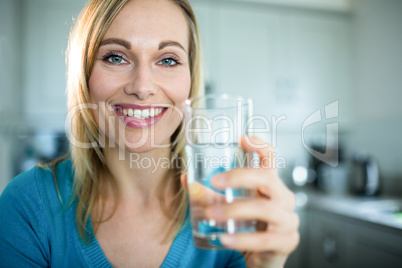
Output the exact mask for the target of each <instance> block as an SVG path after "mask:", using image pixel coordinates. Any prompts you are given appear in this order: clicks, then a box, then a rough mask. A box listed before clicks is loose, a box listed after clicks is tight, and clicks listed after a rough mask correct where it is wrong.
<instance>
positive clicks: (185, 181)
mask: <svg viewBox="0 0 402 268" xmlns="http://www.w3.org/2000/svg"><path fill="white" fill-rule="evenodd" d="M180 182H181V184H182V185H183V187H184V189H185V190H186V191H187V192H188V184H187V172H186V173H183V174H181V176H180Z"/></svg>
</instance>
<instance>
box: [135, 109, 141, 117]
mask: <svg viewBox="0 0 402 268" xmlns="http://www.w3.org/2000/svg"><path fill="white" fill-rule="evenodd" d="M134 117H135V118H137V119H141V110H134Z"/></svg>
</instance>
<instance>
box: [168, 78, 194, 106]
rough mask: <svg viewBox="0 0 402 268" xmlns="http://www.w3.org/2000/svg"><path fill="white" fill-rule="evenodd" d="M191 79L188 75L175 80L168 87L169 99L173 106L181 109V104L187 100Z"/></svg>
mask: <svg viewBox="0 0 402 268" xmlns="http://www.w3.org/2000/svg"><path fill="white" fill-rule="evenodd" d="M190 87H191V77H190V73H188V75H185V76H182V77H180V79H176V80H175V81H174V82H173V83H172V84H171V86H170V87H169V92H168V95H169V98H170V99H171V100H172V101H173V103H174V105H175V106H177V107H181V106H182V103H183V102H184V101H185V100H186V99H187V98H188V96H189V94H190Z"/></svg>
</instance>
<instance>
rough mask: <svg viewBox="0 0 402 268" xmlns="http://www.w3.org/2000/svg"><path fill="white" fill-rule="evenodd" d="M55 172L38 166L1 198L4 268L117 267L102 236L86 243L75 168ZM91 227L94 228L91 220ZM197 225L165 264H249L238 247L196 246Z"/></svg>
mask: <svg viewBox="0 0 402 268" xmlns="http://www.w3.org/2000/svg"><path fill="white" fill-rule="evenodd" d="M56 176H57V184H58V189H59V191H60V195H61V198H62V200H63V204H62V203H61V202H60V199H59V197H58V195H57V191H56V187H55V183H54V180H53V175H52V173H51V172H50V171H48V170H45V169H42V168H37V167H36V168H33V169H31V170H30V171H28V172H25V173H22V174H20V175H19V176H17V177H16V178H14V179H13V180H12V181H11V182H10V183H9V185H8V186H7V187H6V189H5V190H4V191H3V193H2V195H1V197H0V267H49V266H50V267H111V265H110V263H109V262H108V260H107V259H106V257H105V255H104V254H103V252H102V249H101V247H100V246H99V244H98V242H97V240H96V237H95V238H94V239H93V240H92V242H91V244H89V245H86V244H84V243H83V242H82V240H81V239H80V237H79V235H78V232H77V227H76V224H75V212H76V207H77V203H76V202H73V203H72V204H71V205H70V206H68V204H69V200H71V196H72V183H73V171H72V165H71V161H70V160H69V159H67V160H65V161H64V162H62V163H60V164H59V165H58V166H57V169H56ZM88 226H89V227H91V225H90V221H89V222H88ZM192 239H193V238H192V235H191V226H190V224H188V223H187V224H186V226H185V228H184V229H183V230H182V231H181V232H180V233H179V234H178V235H177V236H176V238H175V240H174V241H173V243H172V245H171V248H170V250H169V252H168V254H167V256H166V258H165V260H164V262H163V264H162V266H161V267H174V268H178V267H208V268H209V267H245V263H244V258H243V256H242V255H241V254H240V253H239V252H237V251H230V250H223V251H212V250H201V249H197V248H195V247H194V244H193V240H192Z"/></svg>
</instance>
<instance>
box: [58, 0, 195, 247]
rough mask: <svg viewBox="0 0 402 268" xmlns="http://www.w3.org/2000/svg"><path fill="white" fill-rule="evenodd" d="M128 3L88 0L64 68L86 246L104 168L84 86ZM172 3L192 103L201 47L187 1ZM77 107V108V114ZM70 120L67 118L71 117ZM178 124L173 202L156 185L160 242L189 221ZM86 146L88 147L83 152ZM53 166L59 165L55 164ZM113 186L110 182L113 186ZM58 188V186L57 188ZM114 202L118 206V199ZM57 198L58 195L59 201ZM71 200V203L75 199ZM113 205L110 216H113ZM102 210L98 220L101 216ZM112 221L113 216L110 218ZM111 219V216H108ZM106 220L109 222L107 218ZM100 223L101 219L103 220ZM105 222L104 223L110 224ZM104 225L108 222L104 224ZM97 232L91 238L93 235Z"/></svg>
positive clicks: (79, 226) (79, 224)
mask: <svg viewBox="0 0 402 268" xmlns="http://www.w3.org/2000/svg"><path fill="white" fill-rule="evenodd" d="M127 1H128V0H90V1H89V2H88V3H87V5H86V6H85V7H84V9H83V10H82V11H81V13H80V15H79V17H78V18H77V21H76V22H75V24H74V27H73V29H72V31H71V33H70V38H69V43H68V48H67V53H66V63H67V96H68V109H69V111H72V110H74V109H75V110H74V111H75V112H74V113H73V114H74V116H71V117H70V118H69V120H70V137H69V138H70V141H71V139H73V140H74V141H75V142H76V143H80V144H78V146H77V144H75V145H74V144H72V145H71V153H70V154H71V161H72V164H73V168H74V187H73V190H74V196H75V198H76V199H77V201H78V206H77V210H76V223H77V229H78V233H79V235H80V237H81V238H82V240H83V241H84V242H86V243H89V242H90V240H91V237H92V235H93V234H92V230H91V229H90V227H88V220H89V216H90V215H91V214H92V213H94V212H95V211H96V209H97V207H98V206H99V202H100V201H99V200H100V195H101V192H102V186H103V185H104V182H102V179H101V176H100V172H101V171H102V168H103V167H104V166H105V156H104V154H103V151H102V148H101V146H99V145H100V144H101V141H100V130H99V127H98V125H97V124H96V121H95V119H94V116H93V113H92V110H91V109H86V108H88V107H86V106H87V105H88V104H90V103H91V102H90V97H89V91H88V81H89V78H90V76H91V72H92V68H93V65H94V60H95V56H96V54H97V51H98V49H99V45H100V42H101V41H102V39H103V37H104V35H105V33H106V31H107V30H108V28H109V26H110V24H111V23H112V21H113V19H114V18H115V17H116V15H117V14H118V13H119V11H120V10H121V8H122V7H123V6H124V5H125V3H126V2H127ZM169 1H172V2H174V3H176V4H177V5H178V6H179V7H180V8H181V9H182V11H183V14H184V15H185V17H186V20H187V23H188V30H189V38H190V40H189V44H190V48H189V55H188V57H189V63H190V73H191V88H190V94H189V97H195V96H198V95H200V94H202V93H203V79H202V65H201V44H200V38H199V31H198V26H197V22H196V18H195V15H194V12H193V10H192V8H191V6H190V4H189V3H188V2H187V0H169ZM77 107H79V108H78V109H77ZM69 114H70V112H69ZM181 129H182V124H181V125H180V126H179V127H178V129H177V130H176V131H175V132H174V134H173V136H172V137H171V140H172V141H176V142H175V143H174V145H172V146H171V152H172V153H171V155H172V158H171V161H172V162H173V161H175V165H171V166H172V168H174V169H175V182H174V183H175V189H176V193H175V196H174V199H173V201H172V202H169V204H167V203H166V202H165V199H164V195H163V189H164V185H166V184H167V180H162V183H161V185H158V198H159V201H160V205H161V208H162V210H163V212H164V213H165V215H166V216H167V217H168V218H169V219H170V226H169V227H170V228H167V230H168V232H167V233H166V235H165V238H164V239H163V241H167V239H171V238H173V237H175V236H176V234H177V233H178V232H179V230H180V227H181V226H182V224H183V223H184V221H186V220H187V218H186V214H187V208H188V197H187V193H186V191H185V190H184V188H183V186H182V185H181V183H180V174H181V173H183V172H184V169H185V163H184V157H185V155H184V146H185V141H184V138H183V136H182V135H180V133H181ZM82 145H90V146H82ZM56 164H57V163H56ZM55 179H56V178H55ZM112 183H113V182H112ZM56 185H57V184H56ZM114 188H115V189H116V187H114ZM114 194H116V200H119V193H118V192H117V191H115V192H114ZM59 197H60V195H59ZM74 200H75V199H74ZM116 207H117V204H116V205H115V208H114V211H116ZM103 210H104V207H103V206H102V209H101V213H100V215H101V216H102V215H103ZM112 215H113V214H112ZM110 217H111V216H110ZM110 217H109V218H110ZM101 218H102V217H101ZM109 218H108V219H109ZM106 220H107V219H106ZM96 229H97V228H95V229H94V232H95V233H96Z"/></svg>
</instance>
